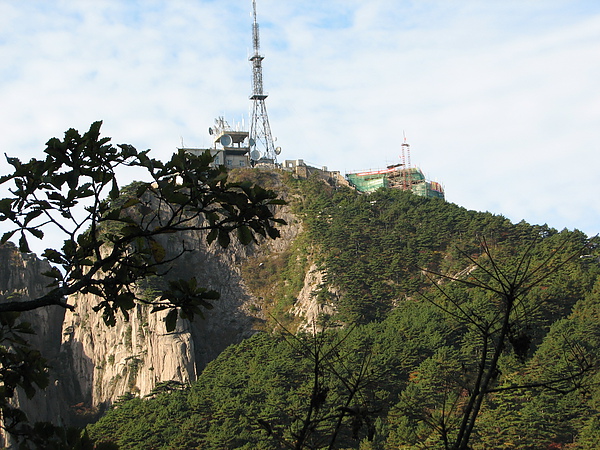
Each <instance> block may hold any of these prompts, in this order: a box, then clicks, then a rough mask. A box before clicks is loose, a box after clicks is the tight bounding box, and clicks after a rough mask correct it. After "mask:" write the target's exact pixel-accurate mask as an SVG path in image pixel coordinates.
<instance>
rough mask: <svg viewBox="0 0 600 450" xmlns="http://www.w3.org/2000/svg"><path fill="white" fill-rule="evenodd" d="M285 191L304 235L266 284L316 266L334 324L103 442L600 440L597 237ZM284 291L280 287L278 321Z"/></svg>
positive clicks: (277, 346) (268, 346) (241, 348)
mask: <svg viewBox="0 0 600 450" xmlns="http://www.w3.org/2000/svg"><path fill="white" fill-rule="evenodd" d="M288 189H289V196H290V198H295V199H296V200H294V202H293V207H294V208H295V211H296V214H297V215H298V217H300V218H301V219H302V221H303V223H304V227H305V231H304V234H303V236H302V237H301V238H300V240H299V242H300V244H299V245H297V246H296V247H295V248H294V250H293V254H288V255H287V258H286V259H285V260H284V261H283V262H282V263H281V264H279V265H276V266H273V267H272V271H271V273H270V275H269V277H270V278H269V279H270V280H271V281H272V283H273V284H276V285H281V286H285V285H286V283H285V282H286V280H287V279H288V278H290V274H291V273H292V272H293V270H292V268H293V267H303V266H304V265H305V263H304V262H302V261H306V260H311V261H314V262H315V263H316V264H317V265H318V267H319V268H320V269H322V270H323V271H324V272H325V273H326V277H325V279H324V282H323V284H322V286H320V289H319V290H318V293H317V296H316V299H317V301H319V302H322V303H327V304H328V305H330V306H332V308H333V310H334V311H336V313H334V314H332V315H331V316H328V317H322V318H321V323H320V324H319V325H320V326H322V327H324V328H325V329H326V331H324V332H323V333H319V334H316V335H312V334H310V333H308V334H300V335H296V334H293V333H291V332H288V331H286V330H285V329H284V328H283V327H282V326H275V327H274V328H275V331H274V332H267V333H260V334H257V335H256V336H254V337H253V338H251V339H248V340H246V341H244V342H242V343H240V344H239V345H236V346H232V347H230V348H229V349H228V350H226V351H225V352H224V353H223V354H221V356H220V357H219V358H218V359H217V360H215V361H213V362H212V363H211V364H209V366H208V367H207V368H206V369H205V371H204V372H203V373H202V374H201V375H200V377H199V379H198V381H197V382H196V383H195V384H194V385H192V386H190V387H188V388H186V389H175V390H169V387H168V386H164V388H165V389H163V390H162V391H160V390H159V391H157V392H156V395H153V396H151V397H149V398H146V399H128V400H124V401H123V402H121V403H119V404H118V405H116V406H115V407H114V408H113V410H112V411H110V412H109V413H108V414H107V415H106V416H105V417H104V418H102V419H101V420H100V421H99V422H98V423H96V424H94V425H92V426H90V427H88V430H87V431H88V433H89V436H90V437H91V438H92V439H93V440H95V441H96V442H97V443H105V444H107V445H117V446H118V448H208V449H222V448H228V449H229V448H231V449H235V448H239V449H257V448H264V449H271V448H298V449H300V448H356V449H359V448H360V449H399V448H400V449H425V448H426V449H437V448H440V449H462V448H464V449H466V448H473V449H491V448H493V449H513V448H519V449H551V448H552V449H560V448H563V449H566V448H570V449H594V448H598V444H599V442H600V433H599V432H598V429H599V427H598V425H599V424H600V410H599V408H600V388H599V387H598V382H599V381H600V376H599V375H598V361H597V358H596V355H595V349H596V348H598V345H599V344H600V281H599V274H600V264H599V261H598V250H597V245H598V243H597V240H596V239H589V238H588V237H587V236H585V235H584V234H583V233H581V232H578V231H567V230H563V231H560V232H558V231H557V230H554V229H551V228H549V227H547V226H537V225H536V226H531V225H529V224H527V223H524V222H521V223H518V224H512V223H510V221H508V220H507V219H506V218H504V217H502V216H495V215H492V214H490V213H480V212H474V211H468V210H466V209H464V208H461V207H458V206H456V205H454V204H450V203H445V202H443V201H441V200H437V199H427V198H422V197H418V196H415V195H412V194H410V193H406V192H402V191H398V190H380V191H377V192H375V193H373V194H370V195H359V194H357V193H356V192H354V191H352V190H350V189H346V188H333V187H330V186H327V185H325V184H323V183H322V182H321V181H319V180H292V179H290V180H288ZM299 261H300V263H299ZM298 264H299V266H298ZM294 265H296V266H294ZM251 274H252V272H251V271H250V272H248V271H247V272H246V275H247V276H251ZM255 275H256V274H255ZM248 284H249V286H253V284H252V281H251V280H249V283H248ZM290 284H291V285H294V284H295V283H294V282H293V280H292V282H291V283H288V284H287V285H288V286H289V285H290ZM254 285H255V286H259V284H258V283H255V284H254ZM292 291H293V290H292ZM292 291H290V290H289V289H288V290H287V291H286V290H274V291H272V293H273V295H279V297H278V298H275V299H274V301H275V303H277V302H280V306H279V309H275V312H279V313H281V312H282V311H285V309H286V308H289V307H290V306H291V304H290V303H293V295H292V294H291V292H292ZM280 323H281V321H280Z"/></svg>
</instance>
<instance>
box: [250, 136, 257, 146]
mask: <svg viewBox="0 0 600 450" xmlns="http://www.w3.org/2000/svg"><path fill="white" fill-rule="evenodd" d="M248 145H249V146H250V147H254V146H255V145H256V141H255V140H254V139H252V138H250V139H248Z"/></svg>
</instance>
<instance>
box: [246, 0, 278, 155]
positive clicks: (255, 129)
mask: <svg viewBox="0 0 600 450" xmlns="http://www.w3.org/2000/svg"><path fill="white" fill-rule="evenodd" d="M252 14H253V18H254V22H253V24H252V44H253V50H254V53H253V54H252V56H251V57H250V62H251V63H252V95H251V96H250V100H252V117H251V119H250V144H251V147H253V148H252V151H251V152H250V157H251V158H252V160H253V161H254V162H255V163H267V164H269V163H270V164H276V163H277V155H278V154H279V153H280V152H281V148H280V147H277V148H275V144H274V142H273V136H272V134H271V126H270V125H269V116H268V115H267V105H266V104H265V100H266V98H267V96H268V95H267V94H265V92H264V89H263V75H262V61H263V59H265V57H264V56H262V55H261V54H260V35H259V29H258V22H257V20H256V0H252Z"/></svg>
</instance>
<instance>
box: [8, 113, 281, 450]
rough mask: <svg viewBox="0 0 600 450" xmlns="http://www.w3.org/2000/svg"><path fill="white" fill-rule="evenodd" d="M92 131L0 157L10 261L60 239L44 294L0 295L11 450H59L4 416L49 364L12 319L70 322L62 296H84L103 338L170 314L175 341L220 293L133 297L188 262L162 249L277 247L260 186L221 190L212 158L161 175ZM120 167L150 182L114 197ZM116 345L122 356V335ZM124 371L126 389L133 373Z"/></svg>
mask: <svg viewBox="0 0 600 450" xmlns="http://www.w3.org/2000/svg"><path fill="white" fill-rule="evenodd" d="M101 125H102V123H101V122H95V123H93V124H92V125H91V127H90V129H89V131H87V132H86V133H84V134H83V135H82V134H80V133H79V132H78V131H77V130H74V129H69V130H67V131H66V132H65V136H64V139H62V140H61V139H58V138H52V139H50V140H49V141H48V142H47V144H46V149H45V150H44V153H45V155H44V159H31V160H30V161H29V162H26V163H23V162H21V161H20V160H19V159H18V158H14V157H7V158H6V159H7V162H8V164H9V165H10V166H11V167H12V168H11V171H12V172H11V173H8V174H3V175H2V176H1V177H0V185H2V187H3V188H7V189H6V192H8V193H9V194H10V195H9V196H8V197H6V198H2V199H0V222H5V223H6V224H7V226H8V228H7V229H8V231H7V232H6V233H4V234H3V236H2V238H1V239H0V245H3V244H6V243H7V242H9V240H10V239H13V238H15V239H18V246H19V251H20V252H22V253H30V252H31V250H30V247H29V240H30V239H31V238H32V237H33V238H34V239H43V238H44V236H45V234H46V233H48V231H49V230H53V231H55V232H57V233H59V236H61V237H60V238H59V239H58V240H59V241H60V240H61V239H62V242H59V243H58V245H55V246H54V248H47V249H46V250H45V251H44V253H43V255H42V256H44V257H45V258H46V259H47V260H48V261H49V262H50V263H51V264H52V265H53V266H52V268H51V269H50V270H48V271H46V272H44V273H42V274H40V275H44V276H46V277H47V278H48V285H47V292H46V293H45V294H43V295H41V296H39V297H38V298H31V299H23V300H20V299H14V298H11V297H10V295H11V293H7V294H8V295H7V294H4V293H3V295H2V296H1V298H0V300H1V301H0V413H1V417H2V427H3V428H4V429H5V430H6V431H7V432H9V433H11V434H12V436H13V437H14V438H15V439H17V440H18V441H20V442H19V446H20V448H29V444H28V443H31V442H35V443H36V444H37V445H38V447H39V448H52V446H51V443H52V445H54V444H56V442H61V441H62V442H63V443H64V440H65V439H66V436H64V433H62V431H61V430H60V429H59V428H57V427H53V426H52V425H50V424H42V425H35V424H34V425H33V426H32V425H31V424H29V423H28V421H27V418H26V416H25V414H24V413H23V412H22V411H20V410H19V409H17V408H15V407H14V406H13V405H12V404H11V399H13V398H14V395H15V391H16V389H17V388H21V389H22V390H23V391H24V392H25V394H26V395H27V397H28V398H31V397H33V395H34V394H35V392H36V389H38V388H41V389H43V388H45V387H46V386H47V385H48V373H47V370H46V362H45V361H44V359H43V358H41V356H40V354H39V352H38V351H36V350H34V349H32V348H30V345H29V343H28V341H27V339H26V335H27V334H31V333H33V332H35V330H32V329H31V327H30V326H29V325H28V324H27V323H24V322H22V321H21V320H20V319H19V315H20V313H21V312H24V311H34V310H37V309H39V308H47V307H49V306H59V307H62V308H65V309H70V310H73V309H74V306H73V304H72V303H69V301H72V300H73V298H72V297H69V296H72V295H73V294H91V295H93V296H95V298H97V299H98V304H96V305H94V306H93V310H94V311H95V312H97V313H99V314H101V315H102V318H103V319H104V322H105V323H106V325H107V326H114V325H115V323H116V316H117V315H118V314H122V316H123V317H124V318H125V320H127V319H128V318H129V313H130V312H131V311H132V310H133V309H134V308H135V307H136V305H140V304H141V305H148V306H150V307H151V312H157V311H162V310H167V311H168V313H167V315H166V317H165V328H166V330H167V331H173V330H174V329H175V327H176V323H177V319H178V317H179V318H181V319H189V320H193V319H194V317H196V316H200V317H202V315H203V310H206V309H211V308H212V307H213V304H212V302H214V301H216V300H218V298H219V293H217V292H215V291H212V290H208V289H206V288H203V287H201V286H199V285H198V284H197V281H196V279H195V278H191V279H189V280H184V279H179V280H172V279H169V280H167V283H166V285H162V284H160V283H159V284H157V283H153V282H152V280H150V281H149V282H148V283H145V285H143V286H142V289H141V290H138V289H137V286H138V283H139V282H142V281H143V280H145V279H147V278H149V277H157V276H159V277H160V276H162V275H164V274H165V273H166V272H167V271H168V269H169V268H170V267H171V263H172V262H173V261H175V260H177V259H179V258H180V257H181V256H182V255H183V254H184V253H185V252H186V249H181V250H179V251H175V252H174V254H170V252H169V251H168V250H167V248H166V247H165V246H164V245H163V241H164V239H168V238H169V237H172V236H174V235H177V234H178V233H181V232H189V231H205V232H207V237H206V240H207V242H208V243H209V244H210V243H212V242H215V241H216V243H218V245H220V246H221V247H227V246H228V245H229V243H230V242H231V239H232V236H231V235H232V234H233V236H235V237H237V239H238V240H239V242H241V244H243V245H247V244H249V243H251V242H256V241H257V235H258V236H261V237H262V238H276V237H278V236H279V230H278V229H277V228H276V224H281V223H284V222H283V221H282V220H280V219H277V218H275V217H274V216H273V213H272V209H270V208H271V206H273V205H281V204H283V203H285V202H283V201H282V200H280V199H277V198H276V194H275V193H274V192H272V191H268V190H266V189H264V188H262V187H260V186H257V185H252V184H251V183H248V182H240V183H231V182H229V181H228V179H227V177H228V173H227V171H226V169H225V168H224V167H212V161H213V158H212V157H211V155H210V152H205V153H204V154H202V155H200V156H193V155H189V154H187V153H186V152H184V151H183V150H180V151H178V152H177V153H175V154H174V155H172V157H171V159H170V160H169V161H167V162H166V163H163V162H161V161H159V160H156V159H153V158H150V157H149V156H148V153H149V150H146V151H142V152H138V151H137V150H136V149H135V148H134V147H132V146H131V145H126V144H121V145H117V146H114V145H112V144H110V138H107V137H101V136H100V128H101ZM125 167H136V168H138V169H140V170H142V171H145V174H146V176H147V177H148V179H149V181H144V182H137V183H134V184H132V185H130V186H127V187H125V188H123V189H121V188H120V187H119V183H118V180H117V175H116V173H117V170H118V168H125ZM53 241H55V239H53ZM54 244H56V242H53V245H54ZM86 321H87V318H82V322H86ZM24 335H25V337H24ZM124 341H125V344H126V345H127V346H129V347H131V343H132V329H131V327H128V328H127V330H126V333H125V338H124ZM130 369H131V377H130V379H129V384H130V385H133V383H134V382H135V377H136V376H137V363H136V364H135V365H133V366H131V367H130ZM68 448H72V447H71V446H68Z"/></svg>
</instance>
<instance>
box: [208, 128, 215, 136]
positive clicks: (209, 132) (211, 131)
mask: <svg viewBox="0 0 600 450" xmlns="http://www.w3.org/2000/svg"><path fill="white" fill-rule="evenodd" d="M213 133H214V131H213V129H212V127H208V134H210V135H211V136H212V135H213Z"/></svg>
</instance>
